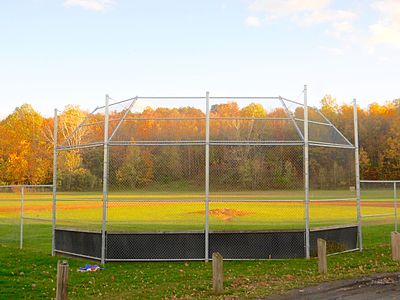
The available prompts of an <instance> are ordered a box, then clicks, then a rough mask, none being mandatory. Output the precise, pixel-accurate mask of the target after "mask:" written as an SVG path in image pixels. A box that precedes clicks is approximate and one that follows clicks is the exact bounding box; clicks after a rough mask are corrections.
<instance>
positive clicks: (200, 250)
mask: <svg viewBox="0 0 400 300" xmlns="http://www.w3.org/2000/svg"><path fill="white" fill-rule="evenodd" d="M55 238H56V251H59V252H61V253H63V252H64V253H69V254H73V255H77V256H83V257H85V256H87V257H97V258H100V257H101V233H94V232H84V231H73V230H60V229H56V235H55ZM318 238H323V239H325V240H327V247H328V253H333V252H342V251H347V250H353V249H356V247H357V226H341V227H327V228H316V229H313V230H311V231H310V252H311V255H312V256H315V255H316V244H317V239H318ZM304 241H305V232H304V230H285V231H283V230H282V231H211V232H210V233H209V251H208V252H209V257H211V256H212V253H213V252H219V253H221V254H222V256H223V257H224V259H284V258H303V257H305V242H304ZM106 245H107V246H106V247H107V248H106V260H107V261H124V260H125V261H151V260H155V261H156V260H171V261H173V260H204V258H205V257H204V253H205V236H204V232H203V231H182V232H178V231H171V232H123V233H118V232H107V234H106Z"/></svg>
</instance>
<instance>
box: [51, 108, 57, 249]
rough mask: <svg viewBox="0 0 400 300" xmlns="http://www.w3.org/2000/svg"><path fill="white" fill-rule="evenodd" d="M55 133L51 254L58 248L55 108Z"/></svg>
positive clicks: (55, 127)
mask: <svg viewBox="0 0 400 300" xmlns="http://www.w3.org/2000/svg"><path fill="white" fill-rule="evenodd" d="M53 121H54V133H53V142H54V144H53V209H52V217H51V255H52V256H54V252H55V249H56V237H55V233H56V209H57V205H56V201H57V140H58V112H57V108H56V109H54V120H53Z"/></svg>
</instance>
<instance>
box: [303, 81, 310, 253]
mask: <svg viewBox="0 0 400 300" xmlns="http://www.w3.org/2000/svg"><path fill="white" fill-rule="evenodd" d="M308 151H309V145H308V104H307V85H304V210H305V238H306V240H305V244H306V245H305V246H306V259H310V198H309V193H310V181H309V177H310V174H309V157H308Z"/></svg>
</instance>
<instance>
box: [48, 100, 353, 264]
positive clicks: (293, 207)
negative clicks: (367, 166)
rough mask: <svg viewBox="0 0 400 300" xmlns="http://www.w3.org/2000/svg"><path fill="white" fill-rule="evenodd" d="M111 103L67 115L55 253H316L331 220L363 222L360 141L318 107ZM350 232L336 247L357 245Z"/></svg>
mask: <svg viewBox="0 0 400 300" xmlns="http://www.w3.org/2000/svg"><path fill="white" fill-rule="evenodd" d="M108 101H109V97H108V96H107V97H106V105H105V106H101V107H97V108H96V109H95V110H94V111H93V112H91V113H88V114H84V113H81V112H78V111H77V110H74V109H73V108H68V109H67V110H66V111H64V112H61V113H60V114H57V115H56V118H55V119H56V123H55V124H56V126H55V131H54V132H55V136H56V137H57V136H58V142H57V143H56V145H57V146H56V147H55V158H56V162H57V163H56V168H55V171H56V173H55V182H57V195H56V214H55V220H54V221H55V222H54V225H55V226H54V230H55V232H54V235H55V244H54V250H55V251H56V252H60V253H67V254H77V255H80V256H86V257H91V258H97V259H101V260H102V262H105V261H107V260H108V261H113V260H171V259H172V260H173V259H206V260H207V259H208V257H209V256H210V254H211V253H212V252H213V251H220V252H222V253H223V254H224V257H226V258H232V259H233V258H280V257H309V255H310V249H311V252H312V249H313V248H315V247H314V242H315V238H316V237H317V236H320V235H321V234H322V235H326V236H327V235H329V234H330V235H332V234H331V233H327V232H326V230H327V229H326V226H331V227H332V226H333V225H334V226H336V227H337V226H341V227H344V226H343V225H346V226H350V225H351V226H353V227H354V226H356V227H357V226H358V224H357V222H358V217H357V203H358V202H357V193H356V190H357V185H356V175H355V171H356V170H357V167H356V164H355V156H354V151H355V149H356V147H355V146H353V144H352V143H351V142H350V141H349V140H348V139H346V138H345V137H344V136H343V135H342V134H341V133H340V132H339V130H338V129H337V128H336V127H335V126H334V125H333V124H332V123H330V122H329V120H328V119H326V118H325V116H324V115H322V113H320V112H319V111H318V110H317V109H315V108H311V107H308V109H307V110H304V107H307V106H306V105H305V104H303V103H299V102H296V101H293V100H290V99H285V98H282V97H209V95H208V94H207V95H206V96H205V97H135V98H132V99H127V100H124V101H119V102H115V103H112V104H109V103H108ZM57 125H58V126H57ZM321 227H323V228H321ZM353 227H352V228H353ZM324 230H325V231H324ZM356 230H357V228H356ZM349 239H350V240H351V243H347V244H345V245H344V246H343V247H344V248H343V249H342V248H340V247H336V246H335V247H333V248H334V249H333V248H332V249H333V250H334V251H336V252H338V251H341V250H348V249H350V248H351V249H354V248H356V245H355V244H354V243H356V242H357V239H356V238H355V241H354V236H353V235H352V236H351V237H349ZM332 240H333V241H335V237H333V238H332ZM311 254H313V253H311Z"/></svg>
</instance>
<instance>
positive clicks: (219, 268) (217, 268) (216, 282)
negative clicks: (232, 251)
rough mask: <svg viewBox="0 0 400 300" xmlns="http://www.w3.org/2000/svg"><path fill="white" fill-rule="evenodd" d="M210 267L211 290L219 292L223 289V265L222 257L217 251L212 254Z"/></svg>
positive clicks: (215, 292)
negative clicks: (211, 272) (211, 276)
mask: <svg viewBox="0 0 400 300" xmlns="http://www.w3.org/2000/svg"><path fill="white" fill-rule="evenodd" d="M212 268H213V292H214V294H221V293H223V291H224V266H223V257H222V255H221V254H219V253H218V252H215V253H213V255H212Z"/></svg>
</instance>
